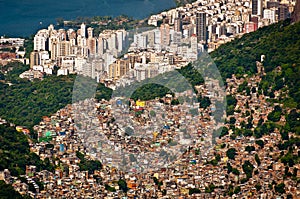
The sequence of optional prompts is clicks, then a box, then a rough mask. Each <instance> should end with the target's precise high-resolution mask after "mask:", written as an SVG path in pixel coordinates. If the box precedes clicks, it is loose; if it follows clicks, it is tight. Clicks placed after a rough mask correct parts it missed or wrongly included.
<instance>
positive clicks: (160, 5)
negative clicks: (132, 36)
mask: <svg viewBox="0 0 300 199" xmlns="http://www.w3.org/2000/svg"><path fill="white" fill-rule="evenodd" d="M172 7H175V3H174V0H0V35H6V36H10V37H16V36H29V35H31V34H35V33H36V31H37V30H38V29H40V28H43V27H47V26H48V25H49V24H50V23H53V24H55V22H56V19H57V18H64V19H65V20H72V19H75V18H77V17H78V16H81V17H92V16H104V15H109V16H113V17H115V16H118V15H121V14H125V15H128V16H131V17H134V18H136V19H142V18H146V17H148V16H149V15H150V14H154V13H158V12H160V11H162V10H165V9H169V8H172Z"/></svg>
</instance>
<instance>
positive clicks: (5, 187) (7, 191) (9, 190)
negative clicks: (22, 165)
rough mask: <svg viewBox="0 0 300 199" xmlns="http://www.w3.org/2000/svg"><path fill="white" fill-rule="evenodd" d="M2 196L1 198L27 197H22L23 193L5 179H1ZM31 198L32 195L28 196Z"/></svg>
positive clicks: (0, 191)
mask: <svg viewBox="0 0 300 199" xmlns="http://www.w3.org/2000/svg"><path fill="white" fill-rule="evenodd" d="M0 198H1V199H12V198H14V199H21V198H25V197H22V195H21V194H19V192H17V191H15V190H14V188H13V187H12V186H11V185H9V184H6V183H5V182H4V181H3V180H0ZM27 198H30V197H27Z"/></svg>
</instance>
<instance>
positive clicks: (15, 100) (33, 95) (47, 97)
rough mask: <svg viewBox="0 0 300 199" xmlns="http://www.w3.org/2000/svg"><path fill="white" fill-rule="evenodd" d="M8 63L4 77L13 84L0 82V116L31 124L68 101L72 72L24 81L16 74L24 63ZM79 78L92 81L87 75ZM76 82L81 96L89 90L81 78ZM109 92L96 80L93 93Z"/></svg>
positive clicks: (101, 95) (99, 95)
mask: <svg viewBox="0 0 300 199" xmlns="http://www.w3.org/2000/svg"><path fill="white" fill-rule="evenodd" d="M12 67H13V68H14V69H13V70H12V71H10V72H9V73H8V74H7V75H6V76H5V78H6V80H7V81H10V82H11V83H12V84H13V85H11V86H9V85H8V84H6V82H5V83H3V82H0V102H1V103H0V115H1V117H3V119H7V120H8V121H9V122H12V123H14V124H16V125H22V126H26V127H28V128H31V127H33V126H34V125H36V124H38V123H39V121H40V120H41V118H42V116H45V115H51V114H53V113H55V112H56V111H57V110H59V109H61V108H63V107H65V106H66V105H67V104H70V103H71V102H72V96H73V85H74V82H75V80H76V75H69V76H48V77H46V78H45V79H44V80H42V81H40V80H34V81H28V80H25V79H20V78H18V74H20V72H22V71H23V70H24V68H26V66H21V67H18V65H17V66H16V64H15V63H12ZM20 68H21V69H20ZM22 69H23V70H22ZM80 79H81V80H82V79H85V80H86V82H90V81H92V80H88V78H80ZM77 85H78V86H79V88H78V89H77V91H80V94H81V96H86V94H85V92H86V93H87V94H89V93H91V91H88V90H87V89H86V88H87V87H86V83H82V82H81V84H77ZM93 93H94V92H93ZM74 94H76V92H74ZM110 96H111V89H109V88H106V87H105V86H104V85H103V84H99V85H98V88H97V91H96V96H95V97H96V98H98V99H102V98H104V99H109V98H110ZM92 97H93V96H92ZM77 99H79V98H77Z"/></svg>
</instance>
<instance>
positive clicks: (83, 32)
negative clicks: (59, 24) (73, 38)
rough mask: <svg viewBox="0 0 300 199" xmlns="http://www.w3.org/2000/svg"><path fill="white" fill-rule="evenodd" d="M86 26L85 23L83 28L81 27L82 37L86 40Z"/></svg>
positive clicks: (82, 25)
mask: <svg viewBox="0 0 300 199" xmlns="http://www.w3.org/2000/svg"><path fill="white" fill-rule="evenodd" d="M85 28H86V27H85V24H84V23H82V24H81V26H80V35H81V37H83V38H85V37H86V36H85V35H86V30H85Z"/></svg>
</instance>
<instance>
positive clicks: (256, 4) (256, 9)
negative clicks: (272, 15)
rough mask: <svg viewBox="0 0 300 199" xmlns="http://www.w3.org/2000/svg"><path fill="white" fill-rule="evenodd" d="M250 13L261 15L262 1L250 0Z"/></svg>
mask: <svg viewBox="0 0 300 199" xmlns="http://www.w3.org/2000/svg"><path fill="white" fill-rule="evenodd" d="M252 14H253V15H258V16H262V14H263V1H262V0H252Z"/></svg>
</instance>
